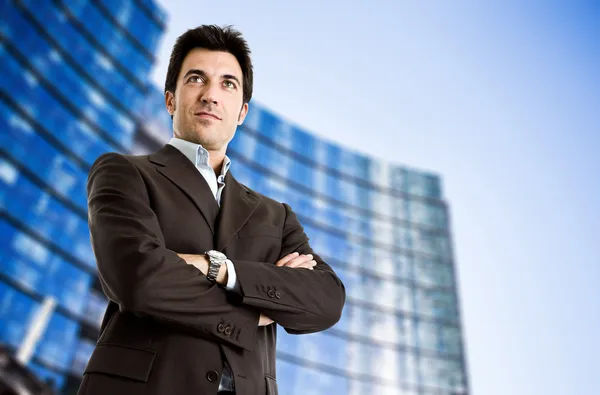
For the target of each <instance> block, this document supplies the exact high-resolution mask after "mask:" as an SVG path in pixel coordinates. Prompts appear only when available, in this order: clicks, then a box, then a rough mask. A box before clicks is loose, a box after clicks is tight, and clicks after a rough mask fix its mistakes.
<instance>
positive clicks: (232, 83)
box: [223, 80, 236, 89]
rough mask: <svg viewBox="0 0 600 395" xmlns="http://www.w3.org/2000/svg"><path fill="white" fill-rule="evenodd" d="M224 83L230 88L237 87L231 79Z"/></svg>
mask: <svg viewBox="0 0 600 395" xmlns="http://www.w3.org/2000/svg"><path fill="white" fill-rule="evenodd" d="M223 84H224V85H225V87H226V88H229V89H235V87H236V86H235V83H234V82H233V81H230V80H225V81H223Z"/></svg>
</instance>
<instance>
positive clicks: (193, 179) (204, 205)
mask: <svg viewBox="0 0 600 395" xmlns="http://www.w3.org/2000/svg"><path fill="white" fill-rule="evenodd" d="M148 160H149V161H150V162H152V163H154V164H156V165H157V166H156V170H157V171H158V172H159V173H161V174H162V175H163V176H165V177H166V178H168V179H169V181H171V182H172V183H173V184H175V185H177V187H179V189H181V190H182V191H183V192H184V193H185V194H186V195H187V196H188V197H189V198H190V199H191V200H192V201H193V202H194V204H195V205H196V207H198V210H200V212H201V213H202V215H203V216H204V219H206V222H207V223H208V226H210V230H211V231H212V233H213V234H214V233H215V227H214V224H215V220H216V218H217V215H218V213H219V206H218V205H217V202H216V201H215V197H214V196H213V194H212V191H211V190H210V187H209V186H208V184H207V183H206V180H205V179H204V177H203V176H202V174H200V172H199V171H198V169H196V167H195V166H194V164H193V163H192V162H191V161H190V160H189V159H188V158H186V157H185V155H184V154H182V153H181V152H180V151H179V150H178V149H177V148H175V147H173V146H171V145H169V144H166V145H165V146H164V147H163V148H161V149H160V150H159V151H157V152H155V153H154V154H151V155H150V156H149V157H148ZM225 189H227V188H225ZM174 209H176V207H174Z"/></svg>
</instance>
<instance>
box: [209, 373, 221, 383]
mask: <svg viewBox="0 0 600 395" xmlns="http://www.w3.org/2000/svg"><path fill="white" fill-rule="evenodd" d="M218 378H219V373H217V372H215V371H214V370H210V371H208V372H207V373H206V379H207V380H208V381H210V382H211V383H214V382H215V381H217V379H218Z"/></svg>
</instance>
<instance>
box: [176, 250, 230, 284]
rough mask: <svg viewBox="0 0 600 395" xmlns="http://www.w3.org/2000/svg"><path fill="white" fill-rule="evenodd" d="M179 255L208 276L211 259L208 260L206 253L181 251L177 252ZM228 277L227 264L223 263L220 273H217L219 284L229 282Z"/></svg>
mask: <svg viewBox="0 0 600 395" xmlns="http://www.w3.org/2000/svg"><path fill="white" fill-rule="evenodd" d="M177 255H179V257H180V258H182V259H183V260H184V261H185V263H187V264H188V265H192V266H194V267H195V268H196V269H198V270H200V272H202V274H204V275H205V276H206V273H208V265H209V263H210V261H209V260H208V258H207V257H206V255H204V254H202V255H194V254H179V253H177ZM228 277H229V276H228V275H227V265H225V264H223V265H221V268H220V269H219V274H218V275H217V284H220V285H225V284H227V279H228Z"/></svg>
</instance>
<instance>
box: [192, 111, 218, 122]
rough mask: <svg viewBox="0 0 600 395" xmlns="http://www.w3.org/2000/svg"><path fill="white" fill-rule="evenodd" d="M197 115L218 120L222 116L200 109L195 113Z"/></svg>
mask: <svg viewBox="0 0 600 395" xmlns="http://www.w3.org/2000/svg"><path fill="white" fill-rule="evenodd" d="M194 115H195V116H197V117H199V118H202V119H215V120H217V121H220V120H221V118H219V117H218V116H216V115H215V114H213V113H210V112H206V111H200V112H197V113H195V114H194Z"/></svg>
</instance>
